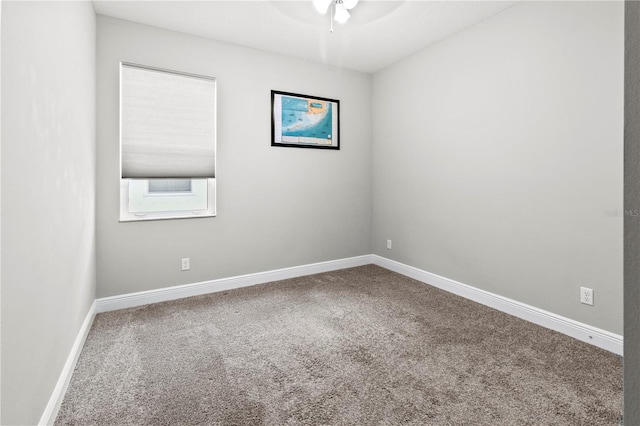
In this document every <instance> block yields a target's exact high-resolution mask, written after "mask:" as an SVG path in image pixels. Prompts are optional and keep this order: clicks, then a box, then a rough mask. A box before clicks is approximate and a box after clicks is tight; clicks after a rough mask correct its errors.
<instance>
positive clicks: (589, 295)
mask: <svg viewBox="0 0 640 426" xmlns="http://www.w3.org/2000/svg"><path fill="white" fill-rule="evenodd" d="M580 303H584V304H585V305H591V306H593V289H590V288H586V287H580Z"/></svg>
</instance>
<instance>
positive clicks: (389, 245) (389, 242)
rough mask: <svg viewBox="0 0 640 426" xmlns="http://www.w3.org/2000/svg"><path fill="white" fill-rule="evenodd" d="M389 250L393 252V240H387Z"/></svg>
mask: <svg viewBox="0 0 640 426" xmlns="http://www.w3.org/2000/svg"><path fill="white" fill-rule="evenodd" d="M387 248H388V249H389V250H391V240H387Z"/></svg>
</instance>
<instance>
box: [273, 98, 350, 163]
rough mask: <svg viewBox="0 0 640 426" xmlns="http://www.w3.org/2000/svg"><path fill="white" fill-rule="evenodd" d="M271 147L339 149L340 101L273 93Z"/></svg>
mask: <svg viewBox="0 0 640 426" xmlns="http://www.w3.org/2000/svg"><path fill="white" fill-rule="evenodd" d="M283 103H284V104H285V106H284V108H283ZM305 103H306V107H305ZM305 108H306V109H305ZM283 129H284V130H283ZM324 135H326V137H323V136H324ZM271 146H281V147H291V148H316V149H334V150H339V149H340V101H339V100H338V99H329V98H323V97H320V96H310V95H303V94H300V93H290V92H281V91H278V90H272V91H271Z"/></svg>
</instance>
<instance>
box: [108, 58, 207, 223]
mask: <svg viewBox="0 0 640 426" xmlns="http://www.w3.org/2000/svg"><path fill="white" fill-rule="evenodd" d="M215 212H216V80H215V79H214V78H211V77H203V76H198V75H193V74H186V73H180V72H175V71H166V70H160V69H155V68H149V67H144V66H140V65H133V64H128V63H124V62H123V63H121V64H120V220H121V221H132V220H153V219H174V218H188V217H206V216H209V217H210V216H215Z"/></svg>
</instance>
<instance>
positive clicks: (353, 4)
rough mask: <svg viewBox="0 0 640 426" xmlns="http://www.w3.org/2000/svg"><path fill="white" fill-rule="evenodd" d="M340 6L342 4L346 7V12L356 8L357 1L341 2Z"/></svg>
mask: <svg viewBox="0 0 640 426" xmlns="http://www.w3.org/2000/svg"><path fill="white" fill-rule="evenodd" d="M342 4H344V7H346V8H347V10H351V9H353V8H354V7H356V5H357V4H358V0H342Z"/></svg>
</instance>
